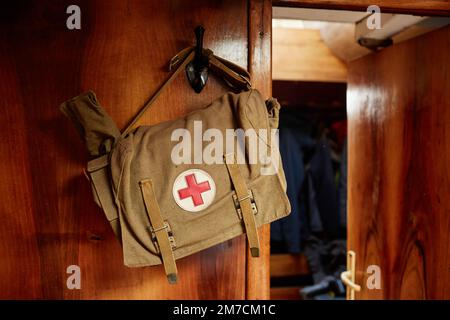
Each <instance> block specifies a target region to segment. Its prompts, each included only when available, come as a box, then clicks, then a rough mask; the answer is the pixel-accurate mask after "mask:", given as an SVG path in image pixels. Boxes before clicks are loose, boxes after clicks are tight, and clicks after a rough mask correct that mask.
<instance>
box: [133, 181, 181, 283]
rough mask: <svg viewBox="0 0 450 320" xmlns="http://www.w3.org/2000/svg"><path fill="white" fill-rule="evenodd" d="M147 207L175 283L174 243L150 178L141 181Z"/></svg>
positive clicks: (171, 279)
mask: <svg viewBox="0 0 450 320" xmlns="http://www.w3.org/2000/svg"><path fill="white" fill-rule="evenodd" d="M139 185H140V187H141V192H142V197H143V198H144V203H145V208H146V211H147V215H148V218H149V220H150V224H151V228H152V230H151V232H152V233H154V234H155V236H156V241H157V242H158V248H159V252H160V254H161V259H162V262H163V265H164V270H165V271H166V275H167V280H168V281H169V283H171V284H173V283H176V282H177V273H178V271H177V265H176V263H175V257H174V256H173V251H172V245H171V243H170V240H169V232H168V227H169V226H168V224H167V223H166V222H165V221H164V220H163V217H162V216H161V211H160V209H159V205H158V202H157V200H156V196H155V192H154V189H153V184H152V181H151V180H150V179H147V180H142V181H140V182H139Z"/></svg>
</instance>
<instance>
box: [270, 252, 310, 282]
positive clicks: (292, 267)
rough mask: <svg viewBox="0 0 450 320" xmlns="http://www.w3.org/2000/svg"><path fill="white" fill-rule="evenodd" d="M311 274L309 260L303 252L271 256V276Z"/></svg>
mask: <svg viewBox="0 0 450 320" xmlns="http://www.w3.org/2000/svg"><path fill="white" fill-rule="evenodd" d="M308 274H310V271H309V267H308V261H307V260H306V257H305V256H304V255H303V254H272V255H271V256H270V276H271V277H288V276H304V275H308Z"/></svg>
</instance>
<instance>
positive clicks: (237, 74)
mask: <svg viewBox="0 0 450 320" xmlns="http://www.w3.org/2000/svg"><path fill="white" fill-rule="evenodd" d="M203 54H204V55H206V56H207V57H208V61H209V67H210V69H211V70H212V71H214V72H215V73H216V74H218V75H219V76H220V77H221V78H222V79H223V80H224V81H225V82H226V83H227V84H228V85H229V86H230V87H232V88H234V89H236V90H249V89H250V88H251V83H250V74H249V73H248V72H247V70H245V69H243V68H241V67H240V66H238V65H237V64H234V63H232V62H230V61H228V60H226V59H223V58H221V57H218V56H216V55H214V53H213V52H212V51H211V50H209V49H203ZM194 56H195V52H194V47H187V48H185V49H183V50H181V51H180V52H179V53H177V54H176V55H175V56H174V57H173V58H172V59H170V64H169V70H174V71H173V73H172V74H171V75H170V76H169V78H168V79H167V80H166V81H165V82H164V83H163V84H162V85H161V86H160V87H159V88H158V89H157V90H156V92H155V93H154V94H153V95H152V96H151V97H150V99H149V100H148V101H147V102H146V103H145V104H144V106H143V107H142V108H141V110H139V112H138V113H137V114H136V116H135V117H134V118H133V119H132V120H131V122H130V123H129V124H128V126H127V127H126V128H125V130H124V131H123V132H122V134H121V136H122V137H125V136H126V135H127V134H128V133H130V131H131V130H132V129H133V127H134V125H135V124H136V123H137V122H138V121H139V119H140V118H141V117H142V116H143V115H144V113H145V112H146V111H147V110H148V108H149V107H150V106H151V104H152V103H153V102H154V101H155V100H156V99H157V98H158V97H159V95H160V94H161V93H162V91H163V90H164V89H165V88H166V87H167V86H168V85H169V84H170V83H171V82H172V81H173V80H174V79H175V78H176V76H177V75H178V74H179V73H180V72H181V71H182V70H183V69H185V67H186V66H187V65H188V64H189V62H191V61H192V60H193V59H194Z"/></svg>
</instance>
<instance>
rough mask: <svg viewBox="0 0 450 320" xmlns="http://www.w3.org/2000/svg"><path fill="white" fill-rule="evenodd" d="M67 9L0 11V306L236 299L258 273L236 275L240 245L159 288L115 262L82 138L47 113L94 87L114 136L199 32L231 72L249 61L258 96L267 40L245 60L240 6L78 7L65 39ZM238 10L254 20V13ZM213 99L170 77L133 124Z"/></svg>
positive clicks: (149, 275) (204, 258)
mask: <svg viewBox="0 0 450 320" xmlns="http://www.w3.org/2000/svg"><path fill="white" fill-rule="evenodd" d="M250 3H252V1H250ZM267 3H269V2H264V8H265V9H264V10H266V11H265V12H266V14H265V15H264V16H261V17H260V18H259V19H260V22H259V25H263V26H264V29H263V30H267V26H268V25H270V16H269V14H268V13H267ZM69 4H72V3H71V2H68V1H39V2H37V1H36V2H31V1H29V2H17V3H15V2H8V4H2V13H1V16H0V18H1V20H0V26H1V29H0V64H1V67H0V75H1V76H0V82H1V85H0V93H1V95H2V97H3V98H2V100H1V101H0V110H1V114H2V116H1V117H0V132H1V138H2V143H1V144H0V157H1V158H0V174H1V176H2V183H1V184H0V213H1V217H2V223H1V224H0V237H1V238H0V257H1V262H0V298H12V299H15V298H27V299H31V298H44V299H45V298H52V299H61V298H73V299H78V298H81V299H88V298H99V299H105V298H112V299H128V298H134V299H152V298H158V299H186V298H189V299H197V298H200V299H242V298H245V297H246V288H245V287H246V286H245V283H246V279H247V278H248V277H249V276H248V275H252V274H253V271H252V268H253V266H256V267H257V268H259V269H261V270H262V271H257V272H256V273H258V274H262V277H264V275H265V274H268V263H267V264H265V259H266V258H264V257H263V258H261V259H260V262H259V263H258V264H255V265H252V266H248V267H247V266H246V254H245V252H246V241H245V237H239V238H236V239H234V240H231V241H228V242H226V243H223V244H221V245H218V246H216V247H214V248H210V249H208V250H205V251H203V252H201V253H198V254H195V255H193V256H190V257H187V258H184V259H181V260H179V262H178V267H179V275H180V277H179V278H180V279H179V284H177V285H175V286H171V285H169V284H167V281H166V279H165V275H164V272H163V269H162V267H148V268H137V269H129V268H126V267H124V266H123V264H122V253H121V248H120V246H119V244H118V242H117V241H116V239H115V238H114V235H113V233H112V231H111V230H110V227H109V225H108V223H107V221H106V219H104V216H103V213H102V212H101V210H100V209H99V208H98V207H96V205H95V204H94V202H93V201H92V196H91V191H90V187H89V183H88V182H87V181H86V180H85V178H84V177H83V174H82V170H83V168H84V166H85V163H86V161H87V155H86V151H85V148H84V146H83V143H82V141H81V140H80V138H79V137H78V135H77V133H76V131H75V129H74V128H73V126H72V125H71V123H69V121H67V119H65V118H64V117H63V116H62V114H61V113H60V112H59V110H58V106H59V104H60V103H61V102H62V101H64V100H66V99H68V98H70V97H72V96H74V95H76V94H78V93H80V92H81V91H84V90H87V89H93V90H95V92H96V93H97V96H98V99H99V101H101V103H102V105H103V106H104V108H105V109H106V111H107V112H108V113H109V114H110V115H111V117H112V118H113V119H114V120H115V121H116V123H117V124H118V126H119V127H120V128H123V127H124V126H125V124H126V123H127V122H128V121H129V120H130V119H131V117H132V116H133V115H134V114H135V113H136V112H137V110H138V109H139V108H140V107H141V106H142V104H143V103H144V102H145V101H146V99H147V98H148V97H149V96H150V94H151V93H152V92H153V91H154V90H155V89H156V88H157V86H158V85H159V84H160V83H161V82H162V81H163V79H164V78H165V77H167V63H168V60H169V59H170V58H171V57H172V56H173V55H174V54H175V53H176V52H178V51H179V50H180V49H182V48H184V47H185V46H187V45H190V44H191V43H193V40H194V36H193V29H194V27H195V26H196V25H198V24H202V25H203V26H204V27H205V29H206V34H205V46H206V47H209V48H211V49H212V50H214V52H215V53H217V54H218V55H220V56H222V57H224V58H226V59H229V60H231V61H233V62H235V63H237V64H239V65H241V66H243V67H247V66H248V61H249V60H250V61H251V63H252V65H251V67H252V73H253V75H254V77H255V79H257V80H256V84H257V85H258V86H260V87H262V88H263V92H264V94H265V95H269V94H270V76H269V74H270V69H269V73H268V72H267V70H268V69H267V68H266V67H264V66H263V64H262V63H263V61H265V60H264V59H269V60H268V61H269V62H267V61H266V64H269V65H270V33H266V34H264V35H263V36H261V40H257V37H259V34H258V36H256V37H255V36H254V37H253V38H251V45H250V46H256V47H254V48H251V56H249V55H248V49H249V28H248V27H249V26H248V19H249V5H248V3H247V2H245V1H239V0H236V1H206V0H204V1H203V0H201V1H195V2H192V1H177V0H172V1H156V0H155V1H119V0H115V1H77V4H78V5H79V6H80V8H81V14H82V22H81V24H82V29H81V30H78V31H76V30H73V31H71V30H68V29H67V28H66V18H67V17H68V15H67V14H66V13H65V12H66V8H67V6H68V5H69ZM250 8H256V9H255V10H256V11H255V12H254V14H253V15H255V14H259V12H260V11H258V10H261V8H262V7H261V6H260V4H257V5H256V7H253V4H252V7H250ZM265 19H269V21H266V20H265ZM251 30H253V29H251ZM257 30H259V29H257ZM261 50H264V51H261ZM250 58H251V59H250ZM263 67H264V68H263ZM260 68H263V72H262V76H260V77H259V76H258V75H259V72H260ZM225 91H227V88H226V87H225V86H224V85H223V84H222V83H220V82H219V81H217V80H216V79H215V78H214V77H213V76H212V77H210V79H209V80H208V84H207V86H206V88H205V89H204V91H203V92H202V93H201V94H200V95H198V94H195V93H194V91H193V90H192V89H191V88H190V87H189V85H188V84H187V81H186V78H185V77H184V76H180V77H179V78H178V79H176V80H175V81H174V83H172V84H171V86H170V87H169V88H168V89H167V90H166V91H165V92H164V93H163V94H162V96H161V97H160V98H159V99H158V101H157V102H156V103H155V104H154V106H152V108H151V109H150V111H149V112H148V113H147V114H146V116H145V117H144V118H143V119H142V120H141V123H146V124H154V123H158V122H161V121H164V120H169V119H174V118H176V117H179V116H182V115H184V114H186V113H188V112H189V111H191V110H194V109H196V108H200V107H203V106H204V105H206V104H207V103H209V102H210V101H211V100H212V99H214V98H216V97H217V96H219V95H220V94H222V93H224V92H225ZM160 187H167V186H160ZM266 231H267V230H266ZM264 234H265V235H266V236H263V248H264V250H263V253H264V252H266V251H267V252H268V249H267V248H266V246H268V236H267V232H265V233H264ZM71 264H75V265H79V266H80V267H81V272H82V289H81V290H68V289H67V288H66V277H67V274H66V268H67V266H69V265H71ZM264 269H267V271H264ZM246 270H247V271H246ZM268 290H269V286H268V282H267V283H266V282H264V281H262V282H259V283H255V284H252V289H251V292H268ZM249 296H257V294H256V293H253V295H252V294H249ZM263 296H264V295H263Z"/></svg>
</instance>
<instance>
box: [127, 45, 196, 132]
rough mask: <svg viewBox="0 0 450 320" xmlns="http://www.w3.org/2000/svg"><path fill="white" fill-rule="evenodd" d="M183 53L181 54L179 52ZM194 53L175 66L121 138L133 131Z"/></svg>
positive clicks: (191, 58)
mask: <svg viewBox="0 0 450 320" xmlns="http://www.w3.org/2000/svg"><path fill="white" fill-rule="evenodd" d="M181 53H183V52H181ZM194 55H195V53H194V52H193V51H191V52H190V53H189V54H188V55H187V56H186V57H185V58H184V61H183V62H182V63H181V64H179V65H178V66H177V68H176V69H175V71H174V72H173V73H172V74H171V75H170V77H169V78H167V80H166V81H164V83H163V84H162V85H161V86H160V87H159V88H158V89H157V90H156V92H155V93H154V94H153V95H152V96H151V97H150V99H149V100H148V101H147V102H146V103H145V104H144V106H143V107H142V108H141V110H139V112H138V113H137V114H136V115H135V116H134V118H133V119H132V120H131V122H130V123H129V124H128V126H127V127H126V128H125V130H124V131H123V132H122V134H121V135H122V137H125V136H126V135H127V134H128V133H130V131H131V130H132V129H133V127H134V125H135V124H136V122H138V121H139V119H140V118H142V116H143V115H144V113H145V112H146V111H147V110H148V108H149V107H150V106H151V104H152V103H153V102H154V101H155V100H156V99H157V98H158V97H159V95H160V94H161V92H162V91H163V90H164V89H165V88H166V87H167V86H168V85H169V84H170V83H171V82H172V81H173V79H175V78H176V76H177V75H178V74H179V73H180V71H181V70H183V69H184V68H185V67H186V65H187V64H188V63H189V62H191V61H192V60H193V59H194ZM178 56H179V55H176V56H175V57H174V58H177V57H178ZM174 58H172V60H171V66H172V65H173V64H172V63H173V61H174Z"/></svg>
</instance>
